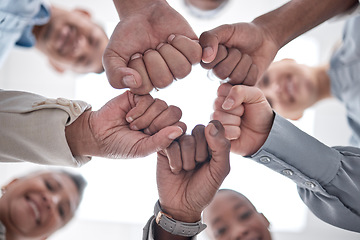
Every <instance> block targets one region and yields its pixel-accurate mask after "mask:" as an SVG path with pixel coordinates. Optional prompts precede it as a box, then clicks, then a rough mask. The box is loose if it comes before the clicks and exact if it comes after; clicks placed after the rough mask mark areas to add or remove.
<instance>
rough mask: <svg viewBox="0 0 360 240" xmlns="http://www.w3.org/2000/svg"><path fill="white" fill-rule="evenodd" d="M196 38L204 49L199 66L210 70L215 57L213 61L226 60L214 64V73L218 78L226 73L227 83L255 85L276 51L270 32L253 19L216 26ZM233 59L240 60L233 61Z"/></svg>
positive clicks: (276, 46) (277, 47)
mask: <svg viewBox="0 0 360 240" xmlns="http://www.w3.org/2000/svg"><path fill="white" fill-rule="evenodd" d="M199 41H200V45H201V47H202V49H203V55H202V61H203V62H202V63H201V65H202V66H203V67H204V68H206V69H211V68H212V67H213V66H214V65H215V63H213V64H211V63H212V62H213V61H214V60H215V59H216V61H215V62H216V63H218V62H221V61H222V60H225V59H227V60H226V61H224V62H223V63H221V65H220V64H219V65H218V66H216V71H215V74H216V75H217V76H218V77H219V78H221V79H225V78H226V77H227V76H229V78H230V81H229V83H231V84H233V85H236V84H244V85H248V86H253V85H255V84H256V82H257V80H258V79H259V78H260V77H261V76H262V74H263V73H264V71H265V70H266V69H267V68H268V66H269V65H270V63H271V62H272V61H273V59H274V57H275V55H276V53H277V51H278V50H279V46H278V45H277V44H276V42H275V41H274V40H273V38H272V36H271V34H269V33H268V31H266V29H265V28H263V27H262V26H261V25H260V24H256V23H254V22H253V23H236V24H231V25H230V24H226V25H222V26H219V27H217V28H214V29H212V30H210V31H206V32H204V33H202V34H201V36H200V38H199ZM219 44H220V45H219ZM222 45H223V46H225V47H226V48H228V49H231V50H230V51H229V54H231V57H227V56H228V55H227V51H225V50H226V49H225V48H223V46H222ZM235 49H236V50H237V51H236V50H235ZM233 59H240V60H238V61H237V62H234V60H233ZM209 63H210V64H209ZM229 64H230V66H229ZM229 69H236V72H237V74H231V72H229V71H230V70H229ZM224 76H226V77H224Z"/></svg>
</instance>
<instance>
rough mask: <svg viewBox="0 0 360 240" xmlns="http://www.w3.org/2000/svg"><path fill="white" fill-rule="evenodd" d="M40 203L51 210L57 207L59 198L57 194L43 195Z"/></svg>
mask: <svg viewBox="0 0 360 240" xmlns="http://www.w3.org/2000/svg"><path fill="white" fill-rule="evenodd" d="M42 201H43V202H44V203H45V206H46V208H47V209H52V208H53V207H54V206H56V205H58V204H59V202H60V196H59V195H58V194H55V193H53V194H44V195H43V196H42Z"/></svg>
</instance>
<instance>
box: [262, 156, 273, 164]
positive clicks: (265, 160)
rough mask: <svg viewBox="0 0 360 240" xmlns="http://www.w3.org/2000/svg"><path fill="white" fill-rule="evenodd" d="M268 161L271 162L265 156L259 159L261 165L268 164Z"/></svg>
mask: <svg viewBox="0 0 360 240" xmlns="http://www.w3.org/2000/svg"><path fill="white" fill-rule="evenodd" d="M270 161H271V159H270V158H269V157H266V156H265V157H261V158H260V162H262V163H269V162H270Z"/></svg>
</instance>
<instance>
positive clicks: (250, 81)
mask: <svg viewBox="0 0 360 240" xmlns="http://www.w3.org/2000/svg"><path fill="white" fill-rule="evenodd" d="M258 74H259V69H258V67H257V66H256V65H255V64H252V65H251V67H250V70H249V72H248V74H247V76H246V78H245V80H244V82H243V84H244V85H247V86H254V85H255V84H256V82H257V76H258Z"/></svg>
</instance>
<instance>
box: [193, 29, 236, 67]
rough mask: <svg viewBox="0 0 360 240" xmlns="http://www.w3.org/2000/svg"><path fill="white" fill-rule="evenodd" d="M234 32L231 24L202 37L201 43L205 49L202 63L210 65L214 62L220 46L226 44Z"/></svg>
mask: <svg viewBox="0 0 360 240" xmlns="http://www.w3.org/2000/svg"><path fill="white" fill-rule="evenodd" d="M233 32H234V26H233V25H230V24H225V25H221V26H219V27H217V28H214V29H212V30H209V31H206V32H203V33H202V34H201V35H200V38H199V43H200V45H201V47H202V49H203V54H202V61H203V62H205V63H210V62H212V61H214V59H215V57H216V54H217V51H218V45H219V44H224V43H226V42H227V41H228V40H229V39H230V38H231V36H232V35H233Z"/></svg>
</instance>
